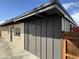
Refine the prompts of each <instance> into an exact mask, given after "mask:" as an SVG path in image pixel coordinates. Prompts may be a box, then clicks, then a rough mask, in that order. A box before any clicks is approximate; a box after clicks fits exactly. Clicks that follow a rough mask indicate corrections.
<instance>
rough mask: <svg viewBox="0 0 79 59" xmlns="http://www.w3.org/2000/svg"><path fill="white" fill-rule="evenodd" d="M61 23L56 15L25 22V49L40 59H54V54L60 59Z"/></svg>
mask: <svg viewBox="0 0 79 59" xmlns="http://www.w3.org/2000/svg"><path fill="white" fill-rule="evenodd" d="M61 22H62V20H61V17H60V16H57V15H55V16H53V17H49V18H45V19H40V20H35V21H31V22H26V23H25V49H26V50H28V51H29V52H31V53H33V54H35V55H36V56H38V57H40V59H55V58H56V57H57V56H56V54H57V55H58V59H61V40H60V38H61V28H62V26H61V25H62V23H61ZM56 43H57V44H56ZM56 49H57V50H56Z"/></svg>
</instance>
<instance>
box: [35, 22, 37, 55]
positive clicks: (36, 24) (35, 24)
mask: <svg viewBox="0 0 79 59" xmlns="http://www.w3.org/2000/svg"><path fill="white" fill-rule="evenodd" d="M36 25H37V24H36V22H35V54H36V55H37V40H36V31H37V28H36Z"/></svg>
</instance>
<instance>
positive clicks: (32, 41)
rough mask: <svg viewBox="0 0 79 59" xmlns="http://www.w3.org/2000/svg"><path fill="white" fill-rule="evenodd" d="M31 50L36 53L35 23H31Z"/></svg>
mask: <svg viewBox="0 0 79 59" xmlns="http://www.w3.org/2000/svg"><path fill="white" fill-rule="evenodd" d="M29 51H30V52H31V53H33V54H35V24H34V23H30V24H29Z"/></svg>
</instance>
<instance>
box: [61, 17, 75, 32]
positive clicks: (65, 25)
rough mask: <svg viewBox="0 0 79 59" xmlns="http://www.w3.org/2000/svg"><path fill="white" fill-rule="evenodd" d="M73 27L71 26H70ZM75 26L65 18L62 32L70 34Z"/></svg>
mask: <svg viewBox="0 0 79 59" xmlns="http://www.w3.org/2000/svg"><path fill="white" fill-rule="evenodd" d="M70 25H71V26H70ZM74 26H75V25H74V24H73V23H71V22H70V21H68V20H67V19H65V18H62V31H65V32H69V31H70V28H73V27H74Z"/></svg>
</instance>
